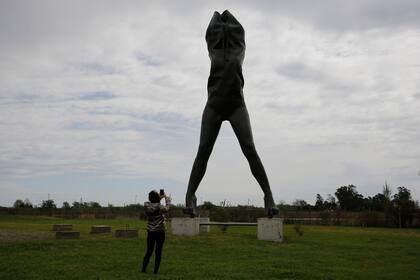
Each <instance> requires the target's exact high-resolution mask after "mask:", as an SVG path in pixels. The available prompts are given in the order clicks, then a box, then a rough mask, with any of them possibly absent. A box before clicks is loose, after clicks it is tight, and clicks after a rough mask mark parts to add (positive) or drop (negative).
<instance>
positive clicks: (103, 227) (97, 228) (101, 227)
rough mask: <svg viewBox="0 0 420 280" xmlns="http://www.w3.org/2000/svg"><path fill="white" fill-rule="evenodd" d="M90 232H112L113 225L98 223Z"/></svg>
mask: <svg viewBox="0 0 420 280" xmlns="http://www.w3.org/2000/svg"><path fill="white" fill-rule="evenodd" d="M90 233H93V234H98V233H111V227H110V226H106V225H96V226H92V227H91V229H90Z"/></svg>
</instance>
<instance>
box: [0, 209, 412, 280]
mask: <svg viewBox="0 0 420 280" xmlns="http://www.w3.org/2000/svg"><path fill="white" fill-rule="evenodd" d="M54 223H71V224H73V228H74V230H78V231H80V232H81V238H80V239H79V240H56V239H55V238H54V234H53V233H52V232H51V229H52V224H54ZM95 224H96V225H98V224H107V225H110V226H112V230H113V232H114V230H115V229H118V228H125V227H127V226H128V227H129V228H139V229H140V237H139V238H135V239H117V238H115V237H114V236H113V235H109V234H108V235H105V236H103V235H102V236H97V235H95V236H92V235H90V234H89V231H90V226H91V225H95ZM302 229H303V231H304V234H303V236H299V235H298V234H296V232H295V231H294V229H293V226H289V225H287V226H286V227H285V231H284V235H285V241H284V242H283V243H273V242H268V241H258V240H257V238H256V228H229V229H228V230H227V232H226V233H223V232H222V231H221V230H220V229H219V228H218V227H212V228H211V232H210V233H206V234H202V235H200V236H196V237H180V236H174V235H172V234H170V229H168V231H167V233H168V234H167V237H166V242H165V246H164V251H163V259H162V264H161V269H160V274H159V275H158V276H153V275H152V274H151V273H150V272H151V271H152V265H153V261H152V262H151V263H150V264H149V273H148V274H142V273H140V272H139V270H138V269H139V265H140V262H141V261H142V258H143V254H144V251H145V245H146V244H145V243H146V242H145V237H146V233H145V222H144V221H137V220H122V219H116V220H92V219H78V220H62V219H54V218H48V217H12V216H0V279H357V280H360V279H393V280H394V279H398V280H402V279H420V230H413V229H402V230H400V229H386V228H356V227H327V226H325V227H323V226H302ZM152 260H153V258H152Z"/></svg>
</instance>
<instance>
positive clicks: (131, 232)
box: [115, 229, 139, 238]
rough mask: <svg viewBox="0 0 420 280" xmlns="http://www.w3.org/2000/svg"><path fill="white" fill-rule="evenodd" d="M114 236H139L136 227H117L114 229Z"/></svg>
mask: <svg viewBox="0 0 420 280" xmlns="http://www.w3.org/2000/svg"><path fill="white" fill-rule="evenodd" d="M115 237H118V238H120V237H122V238H134V237H139V230H138V229H117V230H116V231H115Z"/></svg>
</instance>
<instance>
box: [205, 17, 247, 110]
mask: <svg viewBox="0 0 420 280" xmlns="http://www.w3.org/2000/svg"><path fill="white" fill-rule="evenodd" d="M206 41H207V49H208V51H209V57H210V60H211V69H210V76H209V78H208V83H207V91H208V103H209V104H210V105H212V106H213V107H214V108H215V109H216V110H219V111H224V112H228V111H229V110H231V109H234V108H237V107H239V106H243V105H245V102H244V97H243V90H242V89H243V87H244V78H243V75H242V63H243V61H244V57H245V30H244V29H243V27H242V25H241V24H240V23H239V21H238V20H237V19H236V18H235V17H234V16H233V15H232V14H231V13H230V12H229V11H228V10H225V11H224V12H223V13H222V14H220V13H219V12H217V11H215V12H214V14H213V17H212V18H211V21H210V23H209V26H208V28H207V31H206Z"/></svg>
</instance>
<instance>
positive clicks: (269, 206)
mask: <svg viewBox="0 0 420 280" xmlns="http://www.w3.org/2000/svg"><path fill="white" fill-rule="evenodd" d="M264 208H265V213H266V214H267V217H268V218H270V219H271V218H273V216H274V215H278V214H279V209H278V208H277V207H276V205H275V203H274V199H273V197H272V196H271V195H270V196H265V197H264Z"/></svg>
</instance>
